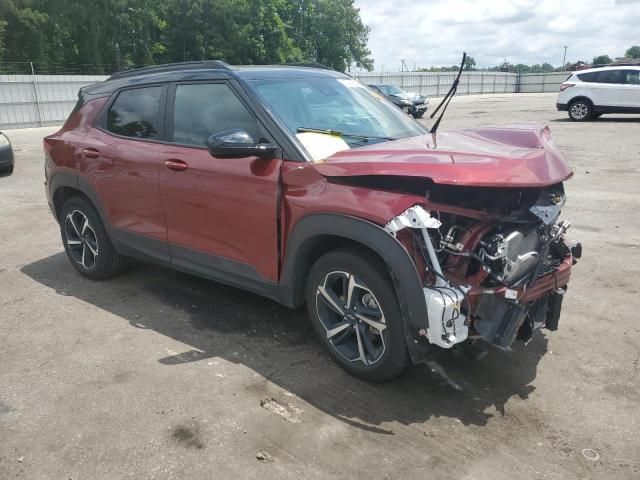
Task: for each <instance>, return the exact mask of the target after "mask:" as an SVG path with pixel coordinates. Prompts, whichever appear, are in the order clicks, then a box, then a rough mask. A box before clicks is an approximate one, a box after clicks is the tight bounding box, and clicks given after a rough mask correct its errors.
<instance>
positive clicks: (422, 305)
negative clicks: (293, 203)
mask: <svg viewBox="0 0 640 480" xmlns="http://www.w3.org/2000/svg"><path fill="white" fill-rule="evenodd" d="M327 235H330V236H337V237H342V238H345V239H349V240H352V241H354V242H358V243H360V244H362V245H364V246H366V247H368V248H370V249H371V250H372V251H374V252H376V253H377V254H378V255H379V256H380V257H381V258H382V259H384V261H385V263H386V265H387V268H388V270H389V272H390V274H391V277H392V279H393V283H394V285H395V288H396V293H397V297H398V300H399V303H400V308H401V310H402V318H403V322H404V332H405V339H406V342H407V349H408V351H409V355H410V357H411V360H412V362H413V363H423V362H425V361H426V355H427V352H428V350H429V348H428V347H429V342H428V341H427V340H426V337H425V336H424V332H426V331H427V327H428V324H427V305H426V302H425V296H424V295H425V294H424V291H423V287H422V281H421V280H420V276H419V274H418V270H417V268H416V265H415V263H414V261H413V259H412V258H411V256H410V255H409V253H408V252H407V251H406V249H405V248H404V246H403V245H402V244H401V243H400V242H399V241H398V240H397V239H396V238H395V236H393V235H390V234H389V233H388V232H387V231H385V230H384V229H383V228H382V227H380V226H378V225H376V224H375V223H372V222H369V221H367V220H363V219H361V218H356V217H352V216H348V215H342V214H335V213H318V214H311V215H307V216H305V217H303V218H302V219H300V220H299V221H298V222H297V223H296V225H295V226H294V227H293V231H292V232H291V234H290V236H289V239H288V241H287V248H286V255H285V259H284V263H283V269H282V275H281V282H280V295H281V298H280V301H281V302H282V303H283V304H285V305H287V306H289V307H294V308H295V307H300V306H302V304H303V295H304V292H303V288H302V286H303V285H304V283H305V279H306V274H307V272H308V271H309V268H310V266H311V265H310V262H309V261H308V260H307V259H310V258H312V255H311V253H312V252H313V249H314V248H315V247H316V246H317V245H318V242H320V241H322V238H323V237H325V238H326V236H327Z"/></svg>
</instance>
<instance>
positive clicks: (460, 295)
mask: <svg viewBox="0 0 640 480" xmlns="http://www.w3.org/2000/svg"><path fill="white" fill-rule="evenodd" d="M439 227H440V221H439V220H437V219H436V218H433V217H432V216H431V215H429V213H428V212H427V211H426V210H425V209H424V208H422V207H421V206H419V205H414V206H413V207H411V208H409V209H407V210H406V211H405V212H403V213H402V214H400V215H398V216H397V217H395V218H393V219H392V220H391V221H390V222H389V223H387V225H386V226H385V230H386V231H387V232H388V233H390V234H391V235H393V236H394V237H395V235H396V232H398V231H400V230H403V229H405V228H413V229H416V230H419V231H420V233H421V234H422V238H423V239H424V243H425V246H426V248H427V253H428V255H429V259H430V261H431V264H432V265H433V271H434V273H435V274H436V281H435V285H434V286H433V287H430V288H429V287H424V288H423V291H424V300H425V304H426V307H427V312H428V313H427V318H428V325H429V326H428V328H427V329H426V331H421V332H420V334H421V335H423V336H426V337H427V339H428V340H429V343H432V344H434V345H437V346H439V347H442V348H451V347H453V346H454V345H455V344H456V343H460V342H464V341H465V340H466V339H467V338H468V336H469V327H468V326H467V322H466V317H465V315H463V314H462V312H461V308H462V302H463V301H464V299H465V295H466V292H467V291H468V290H469V287H466V286H458V285H453V284H451V283H450V282H449V280H447V278H446V277H445V276H444V274H443V272H442V268H441V266H440V262H439V261H438V258H437V256H436V253H435V249H434V247H433V244H432V242H431V238H430V237H429V233H428V232H427V229H429V228H435V229H437V228H439Z"/></svg>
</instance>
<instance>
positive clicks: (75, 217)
mask: <svg viewBox="0 0 640 480" xmlns="http://www.w3.org/2000/svg"><path fill="white" fill-rule="evenodd" d="M60 235H61V237H62V244H63V245H64V250H65V252H66V253H67V256H68V257H69V260H70V261H71V264H72V265H73V266H74V267H75V269H76V270H78V272H80V273H81V274H82V275H84V276H85V277H87V278H90V279H92V280H103V279H105V278H109V277H111V276H113V275H115V274H116V273H118V272H120V271H121V270H122V268H123V267H124V259H123V258H122V257H121V256H120V255H118V253H117V252H116V251H115V249H114V248H113V245H112V244H111V240H110V239H109V236H108V235H107V231H106V229H105V228H104V225H103V224H102V220H101V219H100V215H98V212H97V211H96V209H95V208H94V207H93V205H91V203H90V202H89V201H88V200H86V199H85V198H83V197H80V196H77V197H72V198H70V199H69V200H67V201H66V202H65V203H64V205H63V206H62V210H61V212H60Z"/></svg>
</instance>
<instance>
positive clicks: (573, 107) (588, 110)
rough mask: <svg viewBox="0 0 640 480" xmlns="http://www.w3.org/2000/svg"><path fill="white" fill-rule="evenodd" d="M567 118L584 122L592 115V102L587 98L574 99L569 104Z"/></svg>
mask: <svg viewBox="0 0 640 480" xmlns="http://www.w3.org/2000/svg"><path fill="white" fill-rule="evenodd" d="M568 113H569V118H570V119H571V120H573V121H574V122H586V121H587V120H590V119H591V117H592V115H593V104H592V103H591V102H590V101H589V100H585V99H580V100H574V101H573V102H571V104H570V105H569V111H568Z"/></svg>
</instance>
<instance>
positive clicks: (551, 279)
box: [467, 256, 574, 348]
mask: <svg viewBox="0 0 640 480" xmlns="http://www.w3.org/2000/svg"><path fill="white" fill-rule="evenodd" d="M573 262H574V260H573V257H571V256H568V257H566V258H565V259H564V260H563V261H562V263H561V264H560V265H558V267H556V269H555V270H554V271H552V272H551V273H549V274H547V275H545V276H543V277H540V278H538V280H537V281H536V282H535V283H534V284H533V286H530V287H521V288H518V289H514V290H512V289H508V288H506V287H499V288H490V289H486V288H481V287H473V288H471V289H470V290H469V292H468V294H467V298H468V300H469V304H470V307H471V312H472V314H471V315H470V317H469V324H470V325H469V330H470V331H469V335H470V336H476V337H481V338H483V339H484V340H486V341H488V342H490V343H492V344H494V345H496V346H497V347H500V348H508V347H510V346H511V344H512V343H513V341H514V340H515V339H516V338H520V339H521V340H525V341H526V340H528V339H529V337H531V335H532V334H533V332H534V331H535V330H538V329H539V328H541V327H544V326H546V327H547V328H549V329H550V330H556V329H557V326H558V317H559V315H560V308H561V306H562V298H563V295H564V293H565V291H566V289H567V284H568V283H569V279H570V278H571V268H572V265H573Z"/></svg>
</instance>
